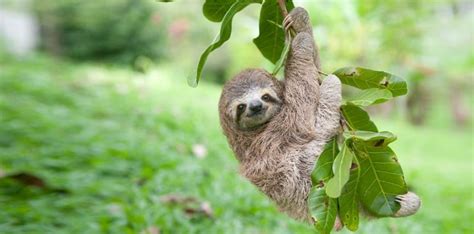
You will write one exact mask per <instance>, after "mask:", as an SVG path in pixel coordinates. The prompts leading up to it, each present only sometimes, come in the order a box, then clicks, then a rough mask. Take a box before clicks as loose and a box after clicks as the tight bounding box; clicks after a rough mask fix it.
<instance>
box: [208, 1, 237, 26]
mask: <svg viewBox="0 0 474 234" xmlns="http://www.w3.org/2000/svg"><path fill="white" fill-rule="evenodd" d="M236 1H237V0H206V2H204V5H203V6H202V13H203V14H204V16H205V17H206V18H207V19H208V20H210V21H213V22H221V21H222V19H223V18H224V15H225V13H227V11H228V10H229V9H230V7H231V6H232V5H233V4H234V3H235V2H236Z"/></svg>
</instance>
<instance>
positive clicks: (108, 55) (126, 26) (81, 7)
mask: <svg viewBox="0 0 474 234" xmlns="http://www.w3.org/2000/svg"><path fill="white" fill-rule="evenodd" d="M34 4H35V13H36V15H37V17H38V19H39V22H40V26H41V28H42V32H43V42H42V43H43V47H44V48H45V49H46V50H48V51H50V52H53V53H56V54H61V55H64V56H68V57H71V58H74V59H80V60H106V61H112V62H119V63H128V64H131V63H133V62H134V60H135V59H136V58H137V57H139V56H141V57H148V58H151V59H158V58H160V57H161V56H162V52H163V51H162V49H163V48H162V47H160V46H159V45H160V44H162V43H163V41H164V36H165V35H164V34H163V33H162V32H163V30H161V29H159V28H158V27H157V25H155V24H153V21H152V16H153V5H151V4H152V2H148V1H135V0H103V1H80V0H64V1H56V0H44V1H34Z"/></svg>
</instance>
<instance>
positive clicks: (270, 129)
mask: <svg viewBox="0 0 474 234" xmlns="http://www.w3.org/2000/svg"><path fill="white" fill-rule="evenodd" d="M284 24H285V28H286V29H288V28H289V27H292V28H293V29H294V30H295V32H296V36H295V38H294V39H293V41H292V43H291V47H290V52H289V54H288V58H287V61H286V65H285V79H284V81H279V80H277V79H276V78H275V77H273V76H272V75H271V74H269V73H268V72H266V71H265V70H262V69H247V70H244V71H242V72H240V73H239V74H238V75H237V76H235V77H234V78H233V79H231V80H229V81H228V82H227V83H226V84H225V86H224V89H223V92H222V95H221V97H220V101H219V115H220V122H221V126H222V128H223V130H224V134H225V135H226V137H227V139H228V142H229V144H230V146H231V148H232V150H233V151H234V153H235V155H236V157H237V159H238V161H239V163H240V172H241V174H242V175H244V176H245V177H246V178H247V179H249V180H250V181H251V182H252V183H253V184H255V185H256V186H257V187H258V188H259V189H260V190H261V191H263V192H264V193H265V194H266V195H267V196H268V197H270V198H271V199H272V200H274V201H275V202H276V204H277V205H278V207H279V208H280V210H281V211H283V212H285V213H287V214H288V215H289V216H290V217H293V218H295V219H298V220H305V221H308V222H311V218H310V215H309V210H308V206H307V199H308V195H309V191H310V189H311V187H312V184H311V172H312V171H313V168H314V165H315V162H316V160H317V158H318V157H319V155H320V154H321V152H322V151H323V149H324V146H325V144H326V142H327V141H329V140H330V139H331V138H332V137H333V136H334V135H336V134H337V132H338V131H339V120H340V114H339V107H340V105H341V83H340V81H339V79H338V78H337V77H336V76H334V75H329V76H327V77H326V78H325V79H324V80H323V81H322V83H321V85H320V84H319V82H318V78H319V73H318V70H319V69H320V65H319V54H318V50H317V48H316V45H315V42H314V39H313V34H312V28H311V24H310V22H309V17H308V14H307V12H306V11H305V10H304V9H303V8H295V9H294V10H293V11H292V12H291V13H290V14H289V15H288V17H287V18H285V21H284Z"/></svg>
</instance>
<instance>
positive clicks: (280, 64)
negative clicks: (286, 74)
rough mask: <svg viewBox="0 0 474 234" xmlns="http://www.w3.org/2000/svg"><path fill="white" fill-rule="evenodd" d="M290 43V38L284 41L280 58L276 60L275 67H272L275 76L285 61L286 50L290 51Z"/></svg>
mask: <svg viewBox="0 0 474 234" xmlns="http://www.w3.org/2000/svg"><path fill="white" fill-rule="evenodd" d="M290 45H291V39H290V40H289V41H287V42H285V46H284V47H283V50H282V52H281V55H280V58H279V59H278V61H277V62H276V64H275V68H274V69H273V72H272V75H274V76H275V75H276V74H277V73H278V72H279V71H280V69H281V68H282V67H283V64H284V63H285V60H286V57H287V55H288V52H290Z"/></svg>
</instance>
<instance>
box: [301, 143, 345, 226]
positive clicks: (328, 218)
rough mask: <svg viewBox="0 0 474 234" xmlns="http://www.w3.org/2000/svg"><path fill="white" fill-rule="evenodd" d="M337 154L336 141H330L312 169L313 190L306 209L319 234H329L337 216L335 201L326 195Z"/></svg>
mask: <svg viewBox="0 0 474 234" xmlns="http://www.w3.org/2000/svg"><path fill="white" fill-rule="evenodd" d="M338 153H339V149H338V147H337V142H336V139H332V140H331V141H330V142H329V143H328V144H326V147H325V149H324V151H323V152H322V153H321V155H320V157H319V160H318V162H319V163H318V164H317V165H316V167H315V168H314V170H313V172H312V174H311V179H312V181H313V184H314V185H315V186H313V188H312V189H311V191H310V194H309V197H308V207H309V211H310V214H311V217H312V218H313V220H314V226H315V228H316V230H318V231H319V232H320V233H330V232H331V230H332V227H333V226H334V222H335V220H336V214H337V199H334V198H330V197H328V195H327V194H326V187H327V182H328V180H329V179H330V178H331V177H332V176H333V172H332V167H333V162H334V159H335V158H336V156H337V155H338Z"/></svg>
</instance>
